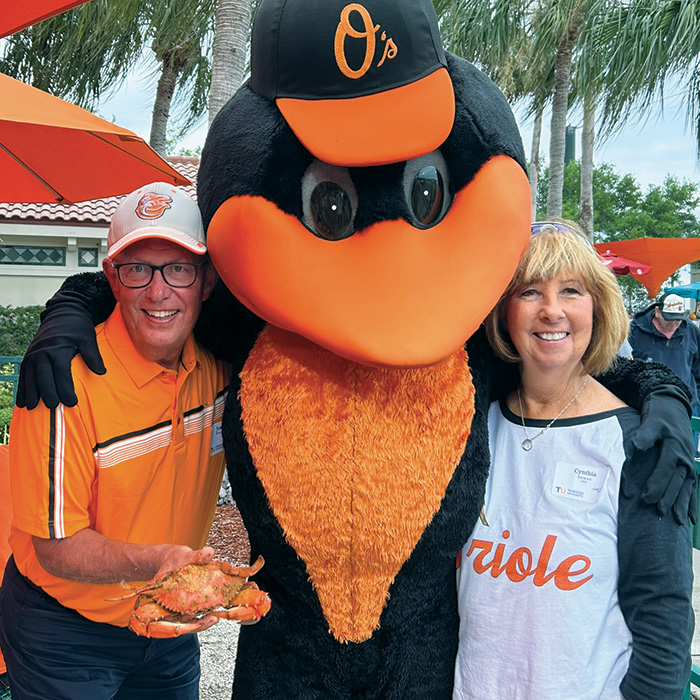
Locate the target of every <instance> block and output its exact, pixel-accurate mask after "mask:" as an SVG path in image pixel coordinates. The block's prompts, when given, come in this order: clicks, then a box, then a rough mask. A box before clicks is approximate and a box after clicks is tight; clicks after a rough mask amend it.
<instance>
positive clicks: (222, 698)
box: [199, 621, 239, 700]
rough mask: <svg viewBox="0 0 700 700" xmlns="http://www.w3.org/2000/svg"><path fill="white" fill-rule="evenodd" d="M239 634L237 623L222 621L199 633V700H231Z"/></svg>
mask: <svg viewBox="0 0 700 700" xmlns="http://www.w3.org/2000/svg"><path fill="white" fill-rule="evenodd" d="M238 630H239V626H238V624H237V623H235V622H227V621H223V622H219V623H217V624H216V625H214V626H213V627H210V628H209V629H208V630H206V631H205V632H202V633H200V635H199V644H200V648H201V653H202V656H201V662H200V663H201V668H202V677H201V679H200V681H199V698H200V700H230V698H231V686H232V685H233V663H234V661H235V658H236V646H237V645H238Z"/></svg>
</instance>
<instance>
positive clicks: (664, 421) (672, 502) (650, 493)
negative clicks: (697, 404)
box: [632, 386, 698, 524]
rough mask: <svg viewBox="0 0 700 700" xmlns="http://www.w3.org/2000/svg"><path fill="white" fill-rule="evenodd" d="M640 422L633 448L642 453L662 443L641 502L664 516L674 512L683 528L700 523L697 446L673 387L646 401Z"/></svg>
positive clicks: (661, 390) (686, 416)
mask: <svg viewBox="0 0 700 700" xmlns="http://www.w3.org/2000/svg"><path fill="white" fill-rule="evenodd" d="M679 399H681V400H679ZM641 418H642V422H641V424H640V426H639V428H638V429H637V431H636V432H635V433H634V435H632V446H633V447H634V448H635V449H636V450H641V451H643V450H648V449H649V448H650V447H652V446H653V445H654V444H655V443H656V442H657V441H659V440H660V441H661V451H660V453H659V461H658V465H657V467H656V469H654V471H653V472H652V474H651V476H650V477H649V480H648V481H647V483H646V488H645V490H644V492H643V493H642V498H643V499H644V501H645V502H646V503H650V504H651V503H656V504H657V508H658V511H659V513H661V514H664V513H667V512H668V511H669V510H671V509H672V510H673V516H674V517H675V519H676V521H677V522H679V523H681V524H682V523H683V522H684V521H685V519H686V518H688V517H689V518H690V520H691V522H692V523H694V524H695V523H697V519H698V517H697V497H696V484H695V482H696V475H697V471H696V468H695V445H694V441H693V433H692V431H691V430H690V415H689V411H688V407H687V405H686V403H685V401H684V397H683V398H681V395H680V392H679V390H678V389H677V387H671V386H668V387H664V388H662V389H659V390H658V391H656V392H652V393H651V394H649V395H647V397H646V398H645V399H644V404H643V405H642V410H641ZM685 426H687V429H685Z"/></svg>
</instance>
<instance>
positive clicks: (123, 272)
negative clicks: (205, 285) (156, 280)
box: [112, 262, 207, 289]
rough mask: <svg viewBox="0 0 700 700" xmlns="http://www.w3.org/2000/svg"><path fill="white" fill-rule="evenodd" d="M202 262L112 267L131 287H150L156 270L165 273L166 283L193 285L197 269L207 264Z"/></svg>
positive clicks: (123, 264)
mask: <svg viewBox="0 0 700 700" xmlns="http://www.w3.org/2000/svg"><path fill="white" fill-rule="evenodd" d="M206 264H207V263H206V262H202V263H168V264H167V265H148V264H147V263H122V264H120V265H115V264H114V263H112V267H113V268H114V269H115V270H116V271H117V277H118V278H119V281H120V282H121V283H122V284H123V285H124V286H125V287H128V288H129V289H140V288H141V287H148V285H149V284H150V283H151V280H152V279H153V274H154V273H155V271H156V270H158V271H159V272H160V274H161V275H163V279H164V280H165V283H166V284H168V285H170V286H171V287H180V288H181V287H191V286H192V285H193V284H194V282H195V280H196V279H197V270H198V269H199V268H200V267H202V265H206Z"/></svg>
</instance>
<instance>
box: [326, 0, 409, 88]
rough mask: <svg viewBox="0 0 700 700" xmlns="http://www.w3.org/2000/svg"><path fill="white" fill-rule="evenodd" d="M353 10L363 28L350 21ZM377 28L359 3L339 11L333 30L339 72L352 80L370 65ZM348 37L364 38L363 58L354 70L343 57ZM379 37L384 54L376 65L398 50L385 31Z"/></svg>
mask: <svg viewBox="0 0 700 700" xmlns="http://www.w3.org/2000/svg"><path fill="white" fill-rule="evenodd" d="M353 12H357V13H358V14H359V15H360V18H361V19H362V23H363V24H364V27H363V29H355V27H353V26H352V24H351V22H350V15H351V14H352V13H353ZM378 29H379V25H378V24H377V25H376V26H375V24H374V22H373V21H372V17H371V15H370V14H369V11H368V10H367V8H366V7H364V6H362V5H360V4H359V3H356V2H354V3H352V4H350V5H346V6H345V7H344V8H343V10H342V12H341V13H340V22H338V28H337V29H336V30H335V42H334V49H335V62H336V63H337V64H338V68H340V72H341V73H342V74H343V75H344V76H345V77H347V78H352V79H353V80H355V79H357V78H361V77H362V76H363V75H364V74H365V73H366V72H367V71H368V70H369V69H370V66H371V65H372V61H373V60H374V52H375V49H376V45H377V37H376V33H377V30H378ZM346 37H350V38H351V39H364V40H365V42H366V43H365V58H364V61H363V62H362V65H361V66H360V67H359V68H358V69H356V70H354V69H352V68H350V66H349V65H348V61H347V58H346V57H345V38H346ZM380 39H381V40H382V41H383V42H385V44H384V54H383V55H382V59H381V61H379V63H377V67H379V66H381V65H382V64H383V63H384V61H385V60H386V59H387V58H388V59H392V58H394V57H395V56H396V54H397V53H398V52H399V49H398V47H397V46H396V44H395V43H394V40H393V39H392V38H391V37H389V38H388V39H387V36H386V32H382V34H381V37H380Z"/></svg>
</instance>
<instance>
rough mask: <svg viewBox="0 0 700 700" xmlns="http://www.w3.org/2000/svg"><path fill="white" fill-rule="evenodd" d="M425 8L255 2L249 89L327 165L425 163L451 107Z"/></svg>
mask: <svg viewBox="0 0 700 700" xmlns="http://www.w3.org/2000/svg"><path fill="white" fill-rule="evenodd" d="M446 66H447V62H446V58H445V52H444V50H443V48H442V44H441V41H440V34H439V32H438V26H437V18H436V16H435V10H434V9H433V4H432V2H431V0H360V2H349V1H348V0H260V2H259V4H258V9H257V12H256V14H255V20H254V22H253V32H252V39H251V88H252V89H253V91H254V92H256V93H257V94H259V95H261V96H263V97H265V98H267V99H268V100H271V101H272V102H274V103H275V104H276V105H277V107H278V108H279V110H280V111H281V112H282V115H283V116H284V118H285V120H286V121H287V123H288V124H289V126H290V127H291V129H292V130H293V131H294V133H295V134H296V136H297V138H298V139H299V140H300V141H301V143H302V144H303V145H304V146H305V147H306V148H307V149H308V150H309V151H310V152H311V153H313V154H314V155H315V156H316V157H317V158H319V159H320V160H323V161H325V162H327V163H332V164H334V165H346V166H367V165H382V164H386V163H394V162H398V161H402V160H408V159H410V158H415V157H417V156H420V155H423V154H425V153H429V152H430V151H433V150H435V149H436V148H438V146H440V145H441V144H442V143H443V141H444V140H445V139H446V138H447V136H448V135H449V133H450V131H451V130H452V124H453V122H454V113H455V98H454V90H453V87H452V81H451V79H450V76H449V74H448V72H447V68H446Z"/></svg>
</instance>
